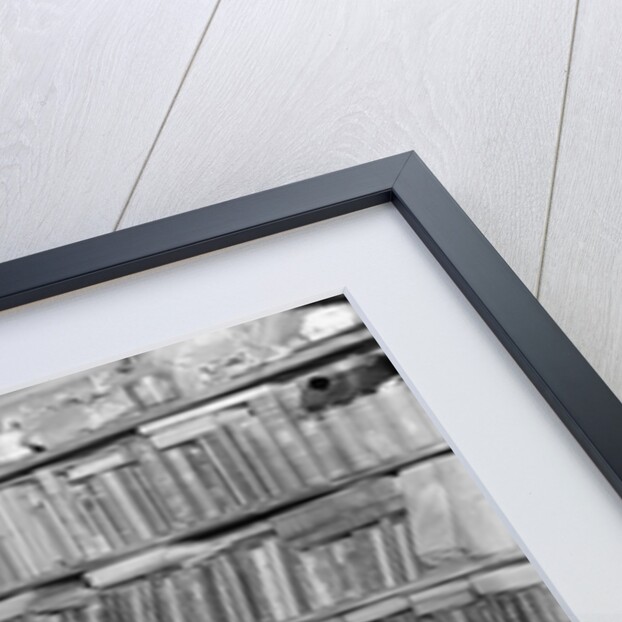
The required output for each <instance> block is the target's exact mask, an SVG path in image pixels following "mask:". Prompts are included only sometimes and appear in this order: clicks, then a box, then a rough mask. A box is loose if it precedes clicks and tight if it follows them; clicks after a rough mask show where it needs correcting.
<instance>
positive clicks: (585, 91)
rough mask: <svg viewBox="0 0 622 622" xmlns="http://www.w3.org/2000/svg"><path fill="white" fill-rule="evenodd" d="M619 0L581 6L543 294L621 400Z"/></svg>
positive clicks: (621, 64)
mask: <svg viewBox="0 0 622 622" xmlns="http://www.w3.org/2000/svg"><path fill="white" fill-rule="evenodd" d="M621 33H622V4H620V3H619V2H616V1H615V0H602V1H599V2H581V4H580V8H579V14H578V20H577V31H576V37H575V44H574V51H573V57H572V64H571V71H570V79H569V84H568V99H567V105H566V114H565V121H564V126H563V131H562V139H561V144H560V153H559V161H558V167H557V175H556V183H555V192H554V195H553V202H552V206H551V219H550V225H549V232H548V240H547V245H546V255H545V257H544V269H543V274H542V286H541V300H542V302H543V304H544V306H545V307H546V308H547V310H548V311H549V312H550V313H551V314H552V315H553V317H554V318H555V320H556V321H557V322H558V323H559V324H560V326H561V327H562V328H563V329H564V330H565V331H566V332H567V334H568V335H569V336H570V338H571V339H572V340H573V341H574V343H575V344H576V345H577V347H579V349H580V350H581V351H582V352H583V353H584V355H585V356H586V357H587V358H588V360H589V361H590V362H591V363H592V365H593V366H594V367H595V368H596V369H597V371H598V372H599V373H600V374H601V375H602V377H603V378H604V379H605V381H606V382H607V383H608V384H609V386H610V387H611V388H612V389H613V390H614V392H616V393H617V395H618V397H620V398H622V124H621V122H620V110H621V109H622V47H621V46H620V36H621Z"/></svg>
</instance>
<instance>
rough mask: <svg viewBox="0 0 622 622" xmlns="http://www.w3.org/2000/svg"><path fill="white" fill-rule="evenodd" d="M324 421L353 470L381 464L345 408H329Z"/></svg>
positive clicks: (362, 469)
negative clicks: (365, 443)
mask: <svg viewBox="0 0 622 622" xmlns="http://www.w3.org/2000/svg"><path fill="white" fill-rule="evenodd" d="M324 423H325V424H326V426H327V427H328V429H329V430H330V433H331V435H332V438H333V440H334V442H335V445H336V446H337V447H338V448H339V449H340V450H341V453H342V454H343V455H344V456H345V458H346V461H347V462H348V464H349V465H350V467H351V469H352V470H353V471H355V472H356V471H364V470H366V469H370V468H373V467H375V466H377V465H378V464H379V460H378V458H377V457H376V456H374V454H372V453H371V452H370V451H369V450H368V449H367V447H366V446H365V445H364V443H363V442H362V440H361V438H360V436H359V432H358V430H357V429H356V428H355V427H354V426H353V425H351V424H350V422H349V421H348V419H347V417H346V416H344V410H343V408H336V407H329V408H327V409H326V410H325V411H324Z"/></svg>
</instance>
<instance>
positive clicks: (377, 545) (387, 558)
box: [368, 525, 399, 590]
mask: <svg viewBox="0 0 622 622" xmlns="http://www.w3.org/2000/svg"><path fill="white" fill-rule="evenodd" d="M368 533H369V540H370V542H371V546H372V550H373V552H374V559H375V560H376V563H377V565H378V569H379V570H380V577H381V579H382V588H383V589H387V590H388V589H390V588H392V587H396V586H397V585H398V584H399V580H398V576H396V572H395V564H394V560H393V559H392V557H391V553H390V551H389V548H388V546H387V543H386V542H385V538H384V533H383V531H382V529H381V528H380V526H379V525H377V526H374V527H369V528H368Z"/></svg>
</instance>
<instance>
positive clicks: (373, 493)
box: [0, 454, 521, 622]
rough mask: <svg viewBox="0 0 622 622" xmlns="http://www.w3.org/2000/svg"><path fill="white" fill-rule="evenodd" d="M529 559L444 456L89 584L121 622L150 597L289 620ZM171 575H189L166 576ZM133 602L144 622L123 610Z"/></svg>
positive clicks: (224, 619) (128, 563) (219, 613)
mask: <svg viewBox="0 0 622 622" xmlns="http://www.w3.org/2000/svg"><path fill="white" fill-rule="evenodd" d="M457 491H459V494H456V493H457ZM520 557H521V556H520V553H519V552H518V551H517V549H516V547H515V545H514V543H513V541H512V540H511V538H510V537H509V536H508V534H507V531H506V530H505V528H504V527H503V525H501V524H500V523H499V521H498V519H497V517H496V516H495V515H494V514H493V512H492V510H491V509H490V508H489V506H488V505H487V504H485V503H484V502H483V498H482V497H481V494H480V493H479V491H478V490H477V489H476V488H475V486H474V484H473V483H472V482H471V480H470V478H468V477H467V476H466V475H465V474H464V471H463V469H462V466H461V465H460V464H459V463H458V461H457V459H456V458H455V456H453V455H451V454H446V455H443V456H439V457H437V458H434V459H431V460H427V461H425V462H422V463H419V464H416V465H413V466H411V467H408V468H405V469H403V470H401V471H400V472H399V473H398V474H397V475H396V476H385V477H378V478H369V479H367V480H363V481H361V482H358V483H357V484H356V485H353V486H351V487H349V488H346V489H344V490H340V491H338V492H335V493H334V494H331V495H328V496H326V497H323V498H319V499H315V500H313V501H309V502H306V503H303V504H301V505H299V506H297V507H296V508H294V509H292V510H290V511H287V512H283V513H281V514H277V515H275V516H273V517H272V518H270V519H269V520H268V521H265V522H264V523H255V524H253V525H251V526H250V527H248V528H246V529H241V530H238V531H233V532H231V533H230V534H226V535H223V536H220V537H218V538H213V539H211V540H206V541H204V542H203V543H201V544H199V543H195V544H194V545H190V544H187V545H179V548H176V547H172V548H171V549H170V550H168V551H167V550H164V551H150V552H146V553H144V554H142V555H137V556H135V557H133V558H129V559H126V560H123V561H119V562H117V563H114V564H110V565H108V566H106V567H102V568H99V569H95V570H92V571H89V572H87V573H86V574H85V575H84V581H85V582H86V583H87V584H88V585H90V586H91V587H93V588H97V589H99V590H102V598H103V599H104V602H105V606H104V608H105V609H106V610H111V609H115V608H117V607H118V608H120V609H119V612H118V618H116V619H118V620H125V619H132V620H136V621H137V622H138V621H140V620H147V619H149V618H148V616H149V615H150V614H149V611H151V609H152V608H153V607H155V605H154V604H153V603H152V600H150V599H152V598H156V597H158V598H159V596H160V595H166V597H165V602H166V603H168V604H166V606H167V607H171V608H173V609H172V611H171V612H170V613H169V614H168V615H169V616H170V619H173V620H177V619H179V620H181V619H184V618H183V617H180V616H182V614H180V613H178V612H177V613H176V610H175V607H177V606H179V607H182V606H189V603H194V605H193V606H194V607H196V609H197V611H198V610H203V609H205V611H207V612H208V613H206V614H205V615H206V616H207V617H204V618H196V619H207V620H214V621H216V620H217V621H218V622H229V621H231V622H233V621H236V622H237V621H241V622H252V621H259V620H265V621H273V622H283V621H285V620H289V619H293V618H297V617H300V616H303V615H307V614H310V613H311V612H317V611H325V610H330V609H331V608H332V607H335V606H338V605H343V604H344V603H348V602H356V601H358V600H360V599H362V598H367V597H369V596H370V595H373V594H382V593H384V592H386V591H390V590H394V589H397V588H400V587H401V586H406V585H410V584H412V585H416V584H417V583H418V582H420V581H428V580H430V578H434V577H437V576H439V575H444V574H447V573H451V572H454V571H455V570H456V569H461V568H463V567H465V566H470V567H473V566H475V565H477V564H480V563H482V564H486V563H491V560H492V561H495V562H498V561H499V560H500V559H501V560H507V559H518V558H520ZM171 565H172V566H174V567H177V566H180V565H181V566H182V567H181V568H173V569H170V570H165V569H166V568H169V567H170V566H171ZM145 577H147V578H145ZM115 586H118V587H117V588H115ZM150 594H151V595H152V596H149V595H150ZM193 599H194V600H193ZM176 602H177V603H178V605H176V604H175V603H176ZM127 603H133V604H132V605H131V608H130V610H131V611H132V612H133V613H132V614H131V616H134V617H131V616H130V617H127V615H129V614H127V615H126V614H124V613H123V612H122V611H121V609H123V607H129V605H128V604H127ZM102 606H103V605H102ZM143 606H144V607H146V608H147V609H146V610H145V611H146V612H145V613H141V614H140V615H138V614H137V613H136V608H138V607H143ZM158 606H159V607H164V606H165V604H164V603H161V604H159V605H158ZM115 610H116V609H115ZM0 611H1V609H0ZM141 611H142V610H141ZM196 615H197V616H198V615H199V614H198V613H197V614H196ZM123 616H125V617H123Z"/></svg>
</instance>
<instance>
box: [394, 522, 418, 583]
mask: <svg viewBox="0 0 622 622" xmlns="http://www.w3.org/2000/svg"><path fill="white" fill-rule="evenodd" d="M391 522H392V527H393V535H394V536H395V542H396V545H397V551H398V553H399V559H400V566H401V569H402V570H401V572H402V576H403V577H404V578H405V580H406V581H407V582H408V583H413V582H414V581H417V579H419V574H420V573H419V568H418V565H417V561H416V558H415V553H414V551H415V545H414V542H413V538H412V533H411V531H410V525H409V523H408V522H407V521H406V519H405V518H399V517H396V518H395V519H393V520H392V521H391Z"/></svg>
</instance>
